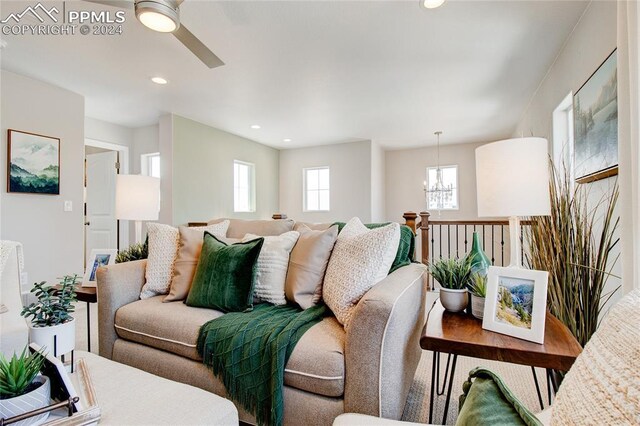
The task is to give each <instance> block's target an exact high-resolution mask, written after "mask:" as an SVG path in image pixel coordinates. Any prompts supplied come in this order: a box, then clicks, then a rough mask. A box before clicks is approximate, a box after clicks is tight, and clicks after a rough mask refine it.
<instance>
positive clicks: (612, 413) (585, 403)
mask: <svg viewBox="0 0 640 426" xmlns="http://www.w3.org/2000/svg"><path fill="white" fill-rule="evenodd" d="M639 324H640V290H634V291H632V292H630V293H629V294H627V295H626V296H625V297H624V298H622V299H621V300H620V301H619V302H618V303H617V304H616V305H615V306H614V307H613V308H612V309H611V311H610V312H609V314H608V315H607V316H606V317H605V318H604V320H603V321H602V324H601V325H600V327H599V328H598V330H597V331H596V332H595V334H594V335H593V336H592V337H591V340H589V342H588V343H587V344H586V345H585V347H584V349H583V351H582V353H581V354H580V356H578V358H577V359H576V362H574V364H573V366H572V367H571V369H570V370H569V372H568V373H567V375H566V376H565V378H564V380H563V381H562V386H560V390H559V391H558V395H557V396H556V399H555V401H554V403H553V405H552V406H551V407H552V410H551V424H552V425H554V426H555V425H633V424H636V425H637V424H640V343H639V342H640V326H639Z"/></svg>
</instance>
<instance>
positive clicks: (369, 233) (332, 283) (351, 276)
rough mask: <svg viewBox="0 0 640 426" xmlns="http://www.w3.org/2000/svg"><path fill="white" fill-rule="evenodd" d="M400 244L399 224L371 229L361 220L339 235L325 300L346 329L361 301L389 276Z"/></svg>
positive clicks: (331, 258) (348, 224) (332, 259)
mask: <svg viewBox="0 0 640 426" xmlns="http://www.w3.org/2000/svg"><path fill="white" fill-rule="evenodd" d="M399 242H400V225H398V224H397V223H390V224H389V225H386V226H383V227H380V228H376V229H367V227H365V226H364V225H363V224H362V222H361V221H360V219H358V218H357V217H356V218H353V219H351V220H350V221H349V222H347V225H346V226H345V227H344V229H343V230H342V232H341V233H340V234H338V239H337V241H336V244H335V246H334V248H333V253H331V257H330V258H329V265H328V266H327V272H326V275H325V277H324V284H323V288H322V298H323V299H324V301H325V303H326V304H327V306H329V308H330V309H331V310H332V311H333V313H334V315H335V316H336V318H337V320H338V321H339V322H340V323H341V324H342V325H344V327H345V328H348V327H349V321H350V320H351V317H352V315H353V311H354V309H355V307H356V305H357V303H358V301H360V299H361V298H362V296H364V295H365V293H366V292H367V291H369V290H370V289H371V287H373V286H374V285H375V284H377V283H378V282H380V281H382V280H383V279H384V278H385V277H386V276H387V274H388V273H389V269H390V268H391V264H392V263H393V260H394V258H395V256H396V251H397V250H398V244H399Z"/></svg>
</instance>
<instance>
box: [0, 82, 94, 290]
mask: <svg viewBox="0 0 640 426" xmlns="http://www.w3.org/2000/svg"><path fill="white" fill-rule="evenodd" d="M0 75H1V82H0V89H1V91H2V99H1V109H2V116H1V117H0V126H1V127H2V129H1V133H2V146H1V147H0V164H2V165H3V167H5V166H6V164H7V158H6V156H7V129H15V130H24V131H28V132H33V133H39V134H43V135H47V136H54V137H58V138H60V195H36V194H9V193H7V192H6V189H5V188H6V185H7V182H6V179H7V175H6V173H5V172H3V173H0V187H1V188H2V192H0V212H1V215H0V234H1V235H0V238H2V239H6V240H15V241H19V242H21V243H22V244H23V245H24V254H25V271H26V272H27V273H28V274H29V283H31V284H32V283H34V282H36V281H37V282H39V281H48V282H49V283H54V282H55V280H56V278H57V277H61V276H63V275H65V274H73V273H78V274H82V273H83V238H84V237H83V212H82V183H83V164H84V98H83V97H82V96H81V95H78V94H76V93H73V92H70V91H68V90H64V89H61V88H59V87H56V86H52V85H50V84H47V83H44V82H41V81H38V80H34V79H31V78H28V77H24V76H21V75H18V74H14V73H11V72H8V71H5V70H2V71H1V74H0ZM65 200H69V201H71V202H72V203H73V211H71V212H64V211H63V204H64V201H65Z"/></svg>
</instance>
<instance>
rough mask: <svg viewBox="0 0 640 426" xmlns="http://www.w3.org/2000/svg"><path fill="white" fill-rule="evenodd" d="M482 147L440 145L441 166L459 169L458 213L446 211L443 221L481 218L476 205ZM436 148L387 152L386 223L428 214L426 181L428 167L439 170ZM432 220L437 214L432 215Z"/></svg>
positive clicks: (442, 216)
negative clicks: (477, 152)
mask: <svg viewBox="0 0 640 426" xmlns="http://www.w3.org/2000/svg"><path fill="white" fill-rule="evenodd" d="M480 145H482V144H481V143H475V144H460V145H444V146H440V165H441V166H450V165H457V166H458V188H459V195H458V205H459V209H458V210H443V211H442V212H441V213H440V216H439V219H440V220H473V219H477V217H478V209H477V203H476V160H475V158H476V157H475V149H476V148H477V147H478V146H480ZM437 152H438V151H437V148H436V147H435V146H432V147H426V148H416V149H403V150H398V151H387V152H386V206H387V207H386V220H393V221H401V220H402V215H403V213H404V212H407V211H413V212H416V213H417V212H420V211H424V210H425V209H426V207H427V205H426V201H425V194H424V186H423V182H424V181H425V180H426V173H427V167H435V166H437V164H438V161H437ZM431 213H432V215H433V216H432V218H434V219H435V218H436V216H437V213H436V212H431Z"/></svg>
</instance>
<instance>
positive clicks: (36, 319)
mask: <svg viewBox="0 0 640 426" xmlns="http://www.w3.org/2000/svg"><path fill="white" fill-rule="evenodd" d="M77 282H78V275H65V276H64V277H63V278H62V282H61V283H60V285H61V288H60V289H59V290H55V289H54V288H53V287H52V286H47V285H46V282H44V281H42V282H40V283H35V284H34V285H33V289H31V293H34V294H35V296H36V297H37V298H38V301H37V302H33V303H31V304H30V305H29V306H26V307H25V308H23V309H22V312H20V315H22V316H23V317H25V318H31V324H33V326H34V327H49V326H52V325H59V324H64V323H66V322H68V321H71V320H72V319H73V317H72V316H71V315H70V314H71V313H72V312H73V311H74V306H73V302H76V301H77V300H78V299H77V297H76V292H75V285H76V283H77Z"/></svg>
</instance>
